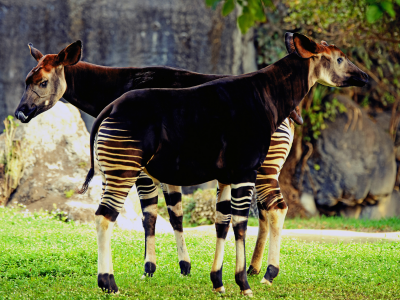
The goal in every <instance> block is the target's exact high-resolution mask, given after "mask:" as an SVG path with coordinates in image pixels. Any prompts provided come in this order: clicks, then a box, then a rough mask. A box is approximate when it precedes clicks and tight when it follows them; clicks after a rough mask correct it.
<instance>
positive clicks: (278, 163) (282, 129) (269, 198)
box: [256, 118, 294, 210]
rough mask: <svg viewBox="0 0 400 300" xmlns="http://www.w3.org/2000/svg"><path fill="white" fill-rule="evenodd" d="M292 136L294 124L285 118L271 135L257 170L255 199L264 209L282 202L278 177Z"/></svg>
mask: <svg viewBox="0 0 400 300" xmlns="http://www.w3.org/2000/svg"><path fill="white" fill-rule="evenodd" d="M293 136H294V124H293V122H292V121H291V120H290V119H289V118H287V119H285V121H284V122H283V123H282V124H281V125H280V126H279V127H278V129H277V130H276V131H275V133H274V134H273V135H272V137H271V144H270V147H269V150H268V153H267V157H266V158H265V160H264V162H263V164H262V165H261V168H260V169H259V170H258V173H257V181H256V190H257V201H258V202H259V204H261V205H262V206H263V208H264V209H266V210H269V209H271V207H272V206H275V205H277V204H279V203H281V202H283V196H282V193H281V190H280V188H279V182H278V178H279V174H280V172H281V170H282V166H283V164H284V163H285V161H286V158H287V157H288V155H289V152H290V148H291V147H292V143H293Z"/></svg>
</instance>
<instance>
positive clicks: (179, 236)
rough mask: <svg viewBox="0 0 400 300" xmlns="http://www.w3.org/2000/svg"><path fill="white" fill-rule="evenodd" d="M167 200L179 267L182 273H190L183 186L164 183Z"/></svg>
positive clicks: (163, 187)
mask: <svg viewBox="0 0 400 300" xmlns="http://www.w3.org/2000/svg"><path fill="white" fill-rule="evenodd" d="M162 189H163V193H164V197H165V202H166V204H167V206H168V214H169V221H170V223H171V226H172V228H173V229H174V234H175V240H176V247H177V250H178V259H179V267H180V268H181V274H182V275H189V274H190V269H191V264H190V258H189V253H188V251H187V248H186V243H185V237H184V235H183V225H182V222H183V210H182V188H181V187H180V186H175V185H169V184H165V185H164V184H162Z"/></svg>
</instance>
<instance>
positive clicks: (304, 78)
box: [258, 53, 311, 131]
mask: <svg viewBox="0 0 400 300" xmlns="http://www.w3.org/2000/svg"><path fill="white" fill-rule="evenodd" d="M309 72H310V60H309V59H303V58H300V57H299V56H298V55H297V54H295V53H292V54H289V55H287V56H285V57H284V58H282V59H281V60H279V61H277V62H276V63H274V64H272V65H270V66H268V67H266V68H264V69H261V70H260V71H258V73H261V74H263V81H264V88H263V93H262V94H263V95H264V97H263V98H264V101H265V102H264V104H265V107H266V110H268V111H270V112H271V113H272V116H271V121H272V120H273V121H274V124H271V125H273V126H272V127H271V129H272V130H274V131H275V130H276V128H277V127H278V126H279V125H280V124H281V123H282V122H283V121H284V120H285V119H286V118H287V117H288V116H289V115H290V113H291V112H292V111H293V110H294V109H295V107H296V106H298V105H299V103H300V102H301V101H302V100H303V99H304V97H305V96H306V95H307V93H308V92H309V90H310V88H311V87H310V86H309ZM267 100H268V101H267ZM271 104H272V105H271Z"/></svg>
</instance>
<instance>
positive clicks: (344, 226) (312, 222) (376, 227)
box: [283, 216, 400, 232]
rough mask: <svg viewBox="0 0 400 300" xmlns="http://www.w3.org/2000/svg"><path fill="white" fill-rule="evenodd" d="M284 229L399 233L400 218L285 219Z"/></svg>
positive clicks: (322, 217) (323, 217) (324, 217)
mask: <svg viewBox="0 0 400 300" xmlns="http://www.w3.org/2000/svg"><path fill="white" fill-rule="evenodd" d="M283 227H284V228H285V229H299V228H306V229H341V230H352V231H366V232H391V231H400V218H398V217H393V218H387V219H381V220H368V219H358V220H357V219H352V218H343V217H326V216H321V217H319V218H316V217H314V218H310V219H300V218H295V219H286V220H285V224H284V226H283Z"/></svg>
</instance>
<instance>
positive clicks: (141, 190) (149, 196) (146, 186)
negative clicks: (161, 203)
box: [136, 172, 158, 278]
mask: <svg viewBox="0 0 400 300" xmlns="http://www.w3.org/2000/svg"><path fill="white" fill-rule="evenodd" d="M136 187H137V191H138V195H139V198H140V206H141V207H142V213H143V218H142V222H143V228H144V236H145V254H144V274H143V276H142V278H145V277H146V276H148V277H153V274H154V272H155V271H156V245H155V229H156V221H157V203H158V191H157V187H156V186H155V184H154V182H153V180H152V179H151V178H150V177H149V176H148V175H147V174H146V173H145V172H142V173H141V174H140V176H139V178H138V180H137V182H136Z"/></svg>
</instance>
